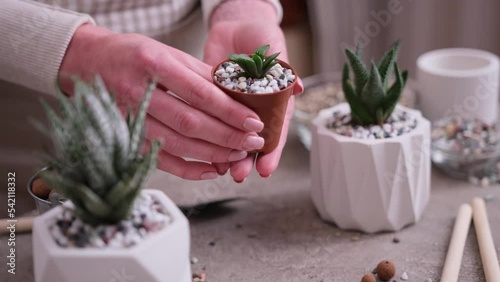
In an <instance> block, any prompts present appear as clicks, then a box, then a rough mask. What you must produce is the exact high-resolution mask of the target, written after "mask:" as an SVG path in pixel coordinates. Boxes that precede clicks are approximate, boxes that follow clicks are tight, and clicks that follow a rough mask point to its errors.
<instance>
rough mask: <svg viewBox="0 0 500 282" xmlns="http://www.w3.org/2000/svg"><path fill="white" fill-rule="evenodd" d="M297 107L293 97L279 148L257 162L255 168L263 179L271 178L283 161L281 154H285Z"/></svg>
mask: <svg viewBox="0 0 500 282" xmlns="http://www.w3.org/2000/svg"><path fill="white" fill-rule="evenodd" d="M294 105H295V99H294V97H293V96H292V97H291V98H290V100H289V101H288V107H287V110H286V115H285V121H284V122H283V129H282V131H281V138H280V142H279V143H278V146H277V147H276V149H274V151H272V152H270V153H268V154H265V155H259V157H258V159H257V162H256V164H255V168H256V170H257V172H259V174H260V176H261V177H264V178H267V177H269V176H271V174H272V173H273V172H274V171H275V170H276V168H277V167H278V164H279V162H280V159H281V153H282V152H283V148H284V147H285V144H286V139H287V135H288V128H289V125H290V119H291V117H292V113H293V108H294Z"/></svg>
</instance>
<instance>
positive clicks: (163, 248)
mask: <svg viewBox="0 0 500 282" xmlns="http://www.w3.org/2000/svg"><path fill="white" fill-rule="evenodd" d="M141 193H149V194H151V195H153V196H155V198H157V199H158V201H159V202H161V203H162V204H163V205H164V207H165V210H166V211H168V213H169V214H170V215H171V217H172V219H173V220H172V222H171V223H170V224H169V225H167V226H165V228H164V229H162V230H160V231H158V232H156V233H153V234H150V236H149V237H148V238H147V239H145V240H144V241H142V242H140V243H139V244H138V245H136V246H132V247H130V248H124V249H116V248H105V249H95V248H87V249H79V248H64V247H60V246H59V245H58V244H57V243H56V242H55V241H54V239H53V237H52V235H51V234H50V231H49V228H48V222H50V221H51V220H53V218H55V217H57V215H58V214H60V213H61V212H62V211H63V208H62V207H61V206H59V207H56V208H54V209H52V210H50V211H48V212H46V213H45V214H43V215H41V216H39V217H37V218H36V219H35V221H34V224H33V259H34V271H35V281H36V282H55V281H61V282H62V281H71V282H88V281H101V282H122V281H148V282H171V281H176V282H177V281H178V282H190V281H191V279H192V278H191V266H190V262H189V244H190V243H189V224H188V221H187V219H186V217H185V216H184V215H183V214H182V213H181V211H180V210H179V209H178V208H177V206H175V204H174V203H173V202H172V201H171V200H170V199H169V198H168V197H167V196H166V195H165V194H164V193H162V192H161V191H157V190H143V191H142V192H141Z"/></svg>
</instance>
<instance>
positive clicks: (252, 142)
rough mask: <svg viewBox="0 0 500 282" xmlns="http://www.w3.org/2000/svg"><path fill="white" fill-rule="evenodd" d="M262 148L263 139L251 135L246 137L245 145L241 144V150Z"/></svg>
mask: <svg viewBox="0 0 500 282" xmlns="http://www.w3.org/2000/svg"><path fill="white" fill-rule="evenodd" d="M263 146H264V138H262V137H259V136H253V135H250V136H248V137H247V139H246V140H245V143H244V144H243V148H244V149H245V150H255V149H260V148H262V147H263Z"/></svg>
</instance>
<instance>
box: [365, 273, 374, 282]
mask: <svg viewBox="0 0 500 282" xmlns="http://www.w3.org/2000/svg"><path fill="white" fill-rule="evenodd" d="M361 282H377V279H375V276H373V274H365V275H364V276H363V278H361Z"/></svg>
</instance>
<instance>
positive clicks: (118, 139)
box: [94, 76, 130, 171]
mask: <svg viewBox="0 0 500 282" xmlns="http://www.w3.org/2000/svg"><path fill="white" fill-rule="evenodd" d="M94 86H95V88H96V89H97V93H98V95H99V97H100V98H101V101H102V102H103V105H104V107H105V109H106V112H108V115H109V117H110V121H111V123H112V124H113V127H112V129H113V135H114V138H113V143H114V144H115V146H114V156H115V159H114V163H115V167H116V168H117V171H123V170H125V168H126V166H127V164H128V161H129V159H128V156H129V146H130V131H129V128H128V125H127V123H126V121H125V120H124V119H123V117H122V114H121V112H120V110H119V109H118V107H117V106H116V103H115V101H114V99H113V98H112V97H111V95H110V94H109V92H108V91H107V89H106V86H105V85H104V82H103V80H102V79H101V77H100V76H97V77H96V79H95V81H94Z"/></svg>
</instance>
